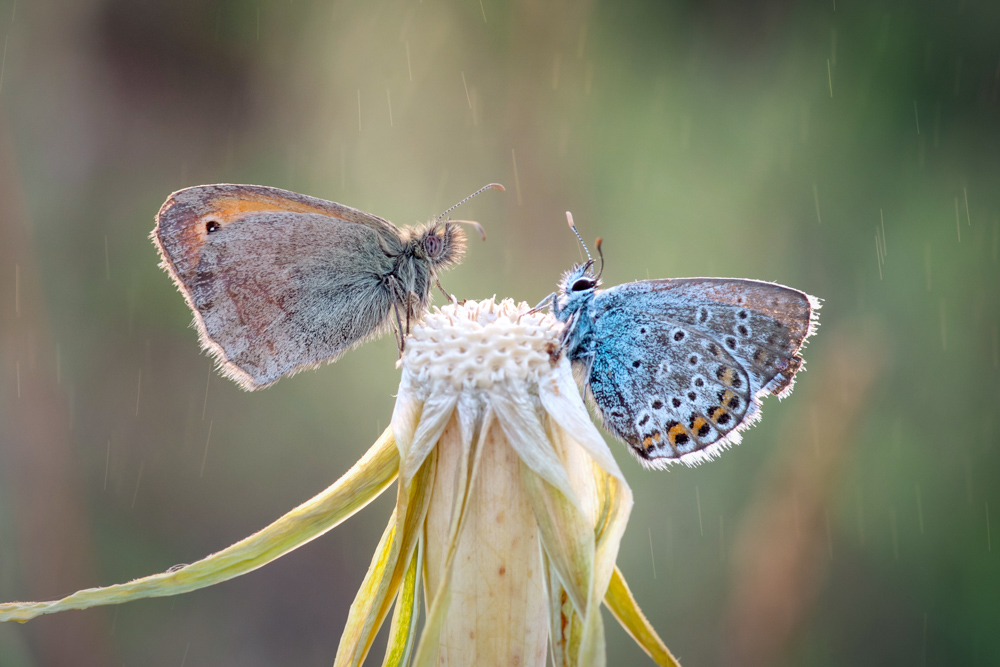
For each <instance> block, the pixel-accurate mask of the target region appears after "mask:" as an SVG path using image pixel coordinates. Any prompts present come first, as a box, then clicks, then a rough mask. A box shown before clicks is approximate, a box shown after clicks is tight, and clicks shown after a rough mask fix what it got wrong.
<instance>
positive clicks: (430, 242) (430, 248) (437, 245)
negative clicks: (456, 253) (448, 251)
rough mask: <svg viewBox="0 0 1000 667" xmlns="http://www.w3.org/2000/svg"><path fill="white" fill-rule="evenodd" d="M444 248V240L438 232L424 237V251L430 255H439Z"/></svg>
mask: <svg viewBox="0 0 1000 667" xmlns="http://www.w3.org/2000/svg"><path fill="white" fill-rule="evenodd" d="M443 248H444V241H442V240H441V237H440V236H438V235H437V234H431V235H429V236H428V237H427V238H425V239H424V252H426V253H427V255H428V256H429V257H437V256H438V255H440V254H441V250H442V249H443Z"/></svg>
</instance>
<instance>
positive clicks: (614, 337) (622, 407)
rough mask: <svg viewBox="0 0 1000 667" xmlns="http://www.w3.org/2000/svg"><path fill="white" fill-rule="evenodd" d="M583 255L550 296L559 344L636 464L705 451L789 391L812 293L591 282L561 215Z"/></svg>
mask: <svg viewBox="0 0 1000 667" xmlns="http://www.w3.org/2000/svg"><path fill="white" fill-rule="evenodd" d="M566 217H567V219H568V221H569V225H570V228H571V229H572V230H573V233H574V234H576V235H577V238H579V239H580V243H581V244H582V245H583V247H584V250H585V251H586V252H587V260H588V261H587V262H586V263H584V264H581V265H577V266H574V267H573V268H572V269H570V270H569V271H568V272H566V274H565V275H564V276H563V279H562V281H561V283H560V286H559V290H558V292H555V293H553V294H551V295H550V296H549V297H548V298H547V299H546V300H545V301H543V302H542V304H539V305H540V306H543V305H545V304H546V303H547V302H550V303H551V311H552V314H553V315H554V316H555V317H556V319H558V320H559V321H560V322H563V323H564V329H563V334H562V336H563V338H562V344H561V346H560V350H559V352H560V353H565V354H566V355H567V356H568V358H569V360H570V361H571V362H572V363H573V366H574V370H575V371H577V372H578V373H580V374H582V376H583V378H584V380H585V383H586V386H587V389H588V393H589V395H590V397H591V399H592V400H593V402H594V404H595V405H596V407H597V411H598V413H599V414H600V416H601V419H602V420H603V422H604V426H605V428H606V429H607V430H608V431H610V432H611V433H612V434H613V435H614V436H615V437H616V438H618V439H619V440H622V441H623V442H625V443H626V444H628V445H629V447H630V449H631V451H632V452H633V453H634V454H635V455H636V457H637V458H638V459H639V461H640V462H641V463H643V464H644V465H646V466H648V467H653V468H664V467H666V466H667V465H669V464H671V463H676V462H680V463H684V464H687V465H689V466H693V465H697V464H699V463H701V462H702V461H707V460H710V459H712V458H714V457H716V456H718V455H719V454H721V453H722V451H724V450H725V449H726V448H728V447H729V446H731V445H734V444H737V443H739V440H740V435H739V432H740V431H742V430H744V429H745V428H747V427H749V426H750V425H752V424H753V423H754V422H756V421H757V420H758V419H760V407H761V403H760V399H761V398H762V397H763V396H765V395H766V394H769V393H770V394H774V395H775V396H778V397H779V398H783V397H785V396H787V395H788V394H789V393H791V391H792V385H793V384H794V381H795V374H796V373H797V372H798V371H799V369H801V368H802V366H803V360H802V357H801V355H800V351H801V350H802V346H803V343H805V341H806V339H807V338H809V336H811V335H812V334H813V333H814V332H815V330H816V327H817V325H818V318H817V312H816V311H817V310H818V309H819V307H820V302H819V300H818V299H816V298H815V297H812V296H809V295H808V294H805V293H803V292H800V291H798V290H796V289H792V288H790V287H785V286H783V285H777V284H775V283H768V282H761V281H757V280H744V279H740V278H675V279H669V280H640V281H636V282H634V283H629V284H625V285H618V286H616V287H612V288H610V289H607V290H599V289H598V287H599V286H600V284H601V282H600V277H601V273H603V270H604V255H603V253H601V240H600V239H598V240H597V250H598V253H599V254H600V257H601V271H600V272H599V273H597V275H594V273H593V267H594V260H593V259H591V257H590V252H589V251H588V250H587V246H586V244H584V243H583V239H582V238H580V235H579V233H578V232H577V231H576V227H574V226H573V218H572V216H571V215H570V214H569V213H568V212H567V214H566Z"/></svg>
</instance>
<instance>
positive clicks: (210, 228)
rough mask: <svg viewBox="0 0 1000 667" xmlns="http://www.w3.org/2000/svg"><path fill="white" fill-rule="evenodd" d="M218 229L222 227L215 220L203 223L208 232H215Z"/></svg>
mask: <svg viewBox="0 0 1000 667" xmlns="http://www.w3.org/2000/svg"><path fill="white" fill-rule="evenodd" d="M220 229H222V225H220V224H219V222H218V221H217V220H209V221H208V222H206V223H205V231H206V232H207V233H209V234H211V233H212V232H217V231H219V230H220Z"/></svg>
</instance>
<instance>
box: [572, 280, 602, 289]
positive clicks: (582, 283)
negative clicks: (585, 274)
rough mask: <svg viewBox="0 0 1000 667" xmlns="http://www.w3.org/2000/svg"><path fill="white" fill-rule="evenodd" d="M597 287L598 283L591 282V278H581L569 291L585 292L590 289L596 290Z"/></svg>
mask: <svg viewBox="0 0 1000 667" xmlns="http://www.w3.org/2000/svg"><path fill="white" fill-rule="evenodd" d="M595 285H597V283H596V282H594V281H593V280H591V279H590V278H580V279H578V280H577V281H576V282H575V283H573V286H572V287H570V288H569V289H570V291H572V292H583V291H586V290H589V289H594V286H595Z"/></svg>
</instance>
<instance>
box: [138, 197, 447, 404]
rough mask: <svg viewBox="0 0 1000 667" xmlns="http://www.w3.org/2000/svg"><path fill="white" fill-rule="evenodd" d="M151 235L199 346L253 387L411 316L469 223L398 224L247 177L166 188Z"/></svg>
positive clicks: (337, 353) (406, 321)
mask: <svg viewBox="0 0 1000 667" xmlns="http://www.w3.org/2000/svg"><path fill="white" fill-rule="evenodd" d="M152 236H153V239H154V241H155V243H156V245H157V247H158V248H159V250H160V254H161V257H162V259H163V262H162V266H163V267H164V268H165V269H166V270H167V271H168V273H169V274H170V275H171V277H172V278H173V279H174V282H175V283H176V284H177V286H178V288H179V289H180V290H181V292H182V293H183V294H184V296H185V298H186V300H187V302H188V305H189V306H190V307H191V309H192V311H193V312H194V314H195V324H196V326H197V328H198V331H199V335H200V338H201V342H202V345H203V347H205V348H206V349H207V350H209V352H210V353H211V354H212V355H213V356H214V357H215V358H216V360H217V361H218V362H219V365H220V367H221V369H222V370H223V372H224V373H225V374H226V375H228V376H230V377H231V378H233V379H234V380H235V381H237V382H238V383H239V384H241V385H242V386H243V387H244V388H245V389H249V390H252V389H258V388H261V387H265V386H267V385H269V384H271V383H273V382H275V381H276V380H277V379H278V378H279V377H281V376H282V375H290V374H294V373H296V372H298V371H300V370H303V369H307V368H313V367H315V366H317V365H319V364H320V363H323V362H326V361H334V360H336V359H337V358H338V357H339V356H340V355H341V354H343V352H344V351H346V350H347V349H349V348H351V347H353V346H355V345H358V344H360V343H362V342H365V341H367V340H369V339H371V338H374V337H377V336H379V335H381V334H382V333H385V332H386V331H387V330H388V329H389V328H390V327H391V326H392V325H393V324H397V325H398V326H401V327H402V326H406V325H408V324H409V322H410V321H411V320H416V319H418V318H419V317H420V316H421V315H422V313H423V312H424V310H426V309H427V307H428V305H429V303H430V300H431V294H430V293H431V289H432V287H433V286H434V284H435V283H436V281H437V275H438V273H439V272H440V271H442V270H444V269H446V268H448V267H450V266H453V265H454V264H457V263H458V262H460V261H461V259H462V256H463V254H464V252H465V233H464V232H463V231H462V230H461V229H460V228H459V227H457V226H456V225H454V224H451V223H444V224H430V225H426V226H423V227H418V228H404V229H399V228H397V227H396V226H395V225H393V224H392V223H390V222H388V221H387V220H383V219H382V218H379V217H378V216H374V215H371V214H369V213H365V212H364V211H359V210H357V209H353V208H351V207H348V206H344V205H342V204H337V203H335V202H330V201H326V200H323V199H317V198H314V197H308V196H306V195H300V194H298V193H294V192H289V191H287V190H280V189H278V188H270V187H264V186H253V185H231V184H220V185H207V186H198V187H194V188H187V189H185V190H180V191H178V192H175V193H173V194H172V195H171V196H170V197H169V198H168V199H167V201H166V202H165V203H164V204H163V206H162V208H161V209H160V212H159V214H158V215H157V224H156V228H155V229H154V230H153V235H152ZM397 317H398V320H397ZM403 333H404V331H400V336H402V335H403Z"/></svg>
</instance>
